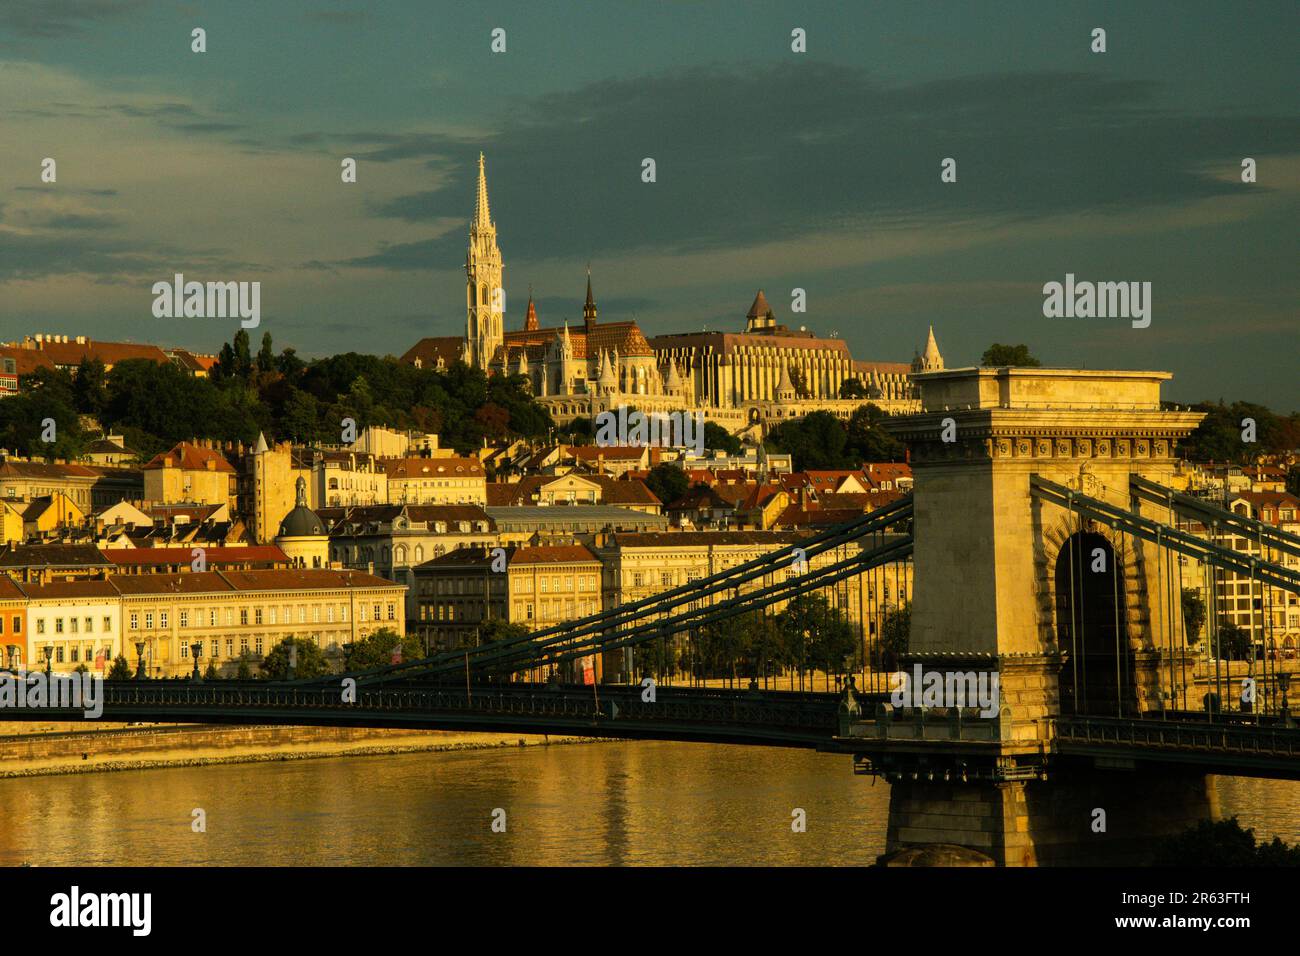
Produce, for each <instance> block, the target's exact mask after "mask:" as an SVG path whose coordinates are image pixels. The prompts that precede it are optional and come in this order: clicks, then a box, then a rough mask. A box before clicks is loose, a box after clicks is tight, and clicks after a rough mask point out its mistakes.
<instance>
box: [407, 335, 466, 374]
mask: <svg viewBox="0 0 1300 956" xmlns="http://www.w3.org/2000/svg"><path fill="white" fill-rule="evenodd" d="M463 345H464V340H463V339H461V338H460V337H459V336H453V335H445V336H435V337H432V338H424V339H420V341H418V342H416V343H415V344H414V345H412V346H411V347H410V348H409V349H407V350H406V352H405V353H404V354H403V355H402V361H403V362H405V363H406V364H408V365H414V364H415V360H416V359H419V360H420V365H421V367H423V368H437V366H438V359H442V362H443V365H446V366H451V365H454V364H455V363H456V362H457V361H459V360H460V353H461V347H462V346H463Z"/></svg>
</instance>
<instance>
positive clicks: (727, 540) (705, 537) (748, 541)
mask: <svg viewBox="0 0 1300 956" xmlns="http://www.w3.org/2000/svg"><path fill="white" fill-rule="evenodd" d="M806 537H807V535H806V534H804V533H802V532H798V531H776V532H773V531H626V532H620V533H618V534H615V535H614V543H615V544H616V545H618V546H619V547H621V548H679V547H680V548H689V547H692V546H695V547H700V546H711V547H717V546H720V545H755V544H766V545H770V546H771V548H772V550H773V551H775V550H777V549H779V548H782V547H784V546H785V545H787V544H794V543H796V542H798V541H802V540H803V539H804V538H806Z"/></svg>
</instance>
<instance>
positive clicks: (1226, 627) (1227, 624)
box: [1216, 618, 1250, 661]
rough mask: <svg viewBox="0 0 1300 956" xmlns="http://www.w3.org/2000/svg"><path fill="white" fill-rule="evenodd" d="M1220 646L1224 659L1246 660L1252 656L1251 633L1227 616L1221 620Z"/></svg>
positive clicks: (1219, 649)
mask: <svg viewBox="0 0 1300 956" xmlns="http://www.w3.org/2000/svg"><path fill="white" fill-rule="evenodd" d="M1218 645H1219V646H1218V647H1217V648H1216V650H1217V651H1218V652H1219V653H1220V654H1223V655H1226V656H1225V657H1223V658H1222V660H1229V661H1244V660H1246V659H1247V658H1248V657H1249V656H1250V635H1249V634H1248V633H1247V632H1246V631H1245V630H1244V629H1243V628H1241V627H1238V626H1237V625H1236V624H1233V623H1232V622H1231V621H1229V620H1227V619H1226V618H1224V619H1221V620H1220V621H1219V635H1218Z"/></svg>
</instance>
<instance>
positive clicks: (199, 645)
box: [190, 641, 203, 681]
mask: <svg viewBox="0 0 1300 956" xmlns="http://www.w3.org/2000/svg"><path fill="white" fill-rule="evenodd" d="M190 653H191V654H192V655H194V673H193V675H191V676H192V677H193V678H194V680H196V681H199V680H203V675H201V674H200V673H199V658H200V657H201V656H202V655H203V642H202V641H195V642H194V643H193V644H191V645H190Z"/></svg>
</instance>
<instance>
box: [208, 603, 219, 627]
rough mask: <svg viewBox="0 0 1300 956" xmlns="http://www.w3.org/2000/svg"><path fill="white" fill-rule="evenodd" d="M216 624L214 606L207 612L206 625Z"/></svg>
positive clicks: (212, 625) (213, 625)
mask: <svg viewBox="0 0 1300 956" xmlns="http://www.w3.org/2000/svg"><path fill="white" fill-rule="evenodd" d="M216 626H217V609H216V608H215V607H214V608H213V609H212V610H210V611H209V612H208V627H216Z"/></svg>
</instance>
